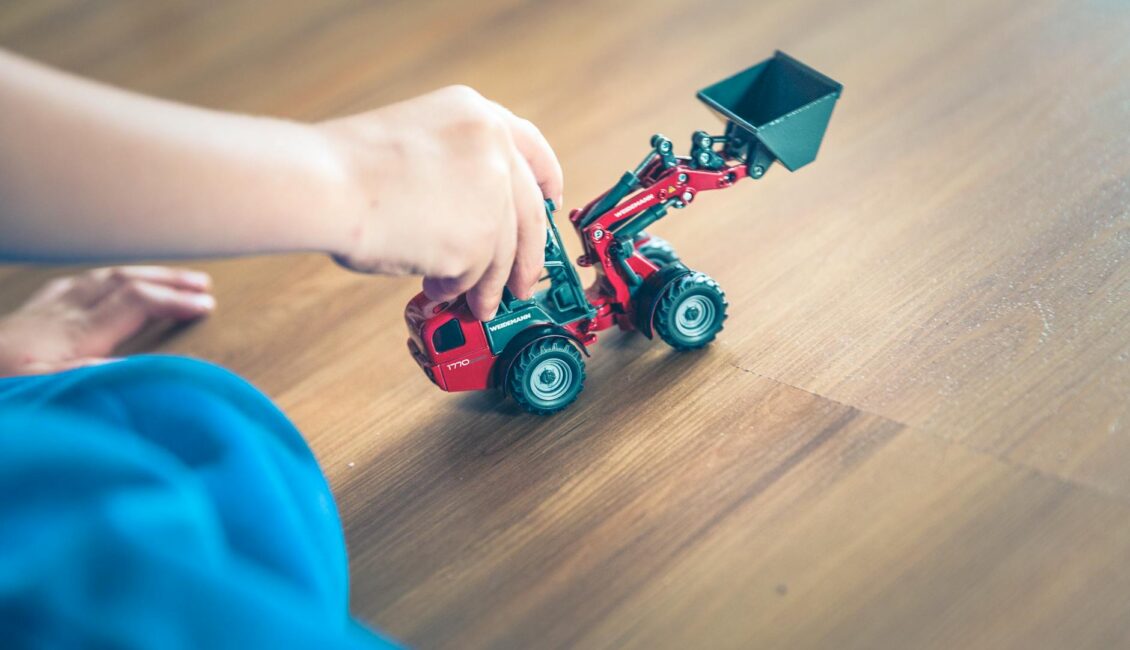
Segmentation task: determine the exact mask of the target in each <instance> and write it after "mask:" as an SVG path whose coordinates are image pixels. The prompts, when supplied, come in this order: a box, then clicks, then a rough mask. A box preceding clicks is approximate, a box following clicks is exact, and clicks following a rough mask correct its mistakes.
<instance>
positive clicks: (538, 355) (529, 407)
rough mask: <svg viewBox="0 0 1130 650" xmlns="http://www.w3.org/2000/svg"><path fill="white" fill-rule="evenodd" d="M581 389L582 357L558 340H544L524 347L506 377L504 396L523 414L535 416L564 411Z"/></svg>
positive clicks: (548, 338)
mask: <svg viewBox="0 0 1130 650" xmlns="http://www.w3.org/2000/svg"><path fill="white" fill-rule="evenodd" d="M584 388H585V360H584V357H582V356H581V353H580V352H579V351H578V350H577V346H575V345H573V344H572V343H570V342H569V341H568V340H566V339H565V338H563V337H561V336H546V337H543V338H540V339H537V340H536V341H534V342H533V343H531V344H530V345H528V346H526V349H524V350H522V352H520V353H519V354H518V356H517V357H516V358H515V359H514V363H513V364H511V366H510V371H509V372H508V373H507V376H506V392H507V393H509V394H510V396H511V397H513V398H514V401H515V402H517V403H518V406H520V407H522V409H523V410H525V411H529V412H530V413H536V414H537V415H550V414H552V413H556V412H558V411H560V410H562V409H564V408H565V407H566V406H569V405H570V404H572V403H573V401H574V400H576V399H577V396H578V395H580V394H581V391H582V390H584Z"/></svg>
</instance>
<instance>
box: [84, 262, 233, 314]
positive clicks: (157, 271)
mask: <svg viewBox="0 0 1130 650" xmlns="http://www.w3.org/2000/svg"><path fill="white" fill-rule="evenodd" d="M130 282H150V283H153V284H159V285H164V286H169V287H173V288H176V289H183V290H185V291H195V292H201V293H202V292H205V291H207V290H208V289H209V288H210V287H211V286H212V278H211V277H209V276H208V274H207V273H203V272H201V271H194V270H191V269H184V268H175V267H169V266H112V267H105V268H100V269H93V270H91V271H87V272H86V273H83V274H81V275H77V276H75V277H74V278H71V283H70V286H69V288H68V290H67V292H66V294H65V295H66V298H67V299H69V300H70V301H72V302H73V303H75V304H81V305H92V304H94V303H96V302H98V301H99V300H101V299H102V298H104V297H106V296H108V295H110V294H111V293H113V292H114V291H116V290H117V289H119V288H121V287H123V286H125V285H127V284H129V283H130Z"/></svg>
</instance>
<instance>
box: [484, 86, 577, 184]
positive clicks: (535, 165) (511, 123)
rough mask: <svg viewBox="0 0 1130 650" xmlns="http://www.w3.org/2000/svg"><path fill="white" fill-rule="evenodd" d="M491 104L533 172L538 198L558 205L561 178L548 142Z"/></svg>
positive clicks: (531, 127) (525, 122) (525, 123)
mask: <svg viewBox="0 0 1130 650" xmlns="http://www.w3.org/2000/svg"><path fill="white" fill-rule="evenodd" d="M492 103H494V105H495V106H496V107H498V111H499V113H500V114H501V115H502V117H503V121H505V122H506V126H507V127H508V128H509V130H510V136H511V137H512V138H513V139H514V145H515V146H516V147H518V151H519V152H521V154H522V157H523V158H525V160H526V163H527V164H528V165H529V166H530V171H532V172H533V175H534V179H535V180H536V181H537V184H538V187H540V188H541V192H542V196H544V197H545V198H547V199H553V200H554V201H555V202H556V203H557V205H561V204H562V202H563V201H564V196H563V193H564V191H565V176H564V173H563V172H562V171H561V163H560V161H558V160H557V154H556V153H554V152H553V147H551V146H549V141H548V140H546V139H545V136H544V135H543V134H542V132H541V131H540V130H539V129H538V127H536V126H534V123H533V122H531V121H529V120H527V119H523V118H521V117H518V116H517V115H515V114H514V113H512V112H511V111H510V109H508V108H506V107H505V106H503V105H501V104H499V103H497V102H492Z"/></svg>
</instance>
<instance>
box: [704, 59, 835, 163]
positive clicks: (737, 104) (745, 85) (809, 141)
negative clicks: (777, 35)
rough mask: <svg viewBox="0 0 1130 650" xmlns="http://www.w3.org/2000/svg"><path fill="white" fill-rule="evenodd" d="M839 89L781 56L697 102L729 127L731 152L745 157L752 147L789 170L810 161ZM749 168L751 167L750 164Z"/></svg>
mask: <svg viewBox="0 0 1130 650" xmlns="http://www.w3.org/2000/svg"><path fill="white" fill-rule="evenodd" d="M842 89H843V86H842V85H841V84H839V83H837V82H835V81H833V80H831V79H829V78H828V77H825V76H824V75H822V74H820V73H819V72H817V71H815V70H813V69H812V68H810V67H808V66H806V65H805V64H803V63H801V62H800V61H797V60H796V59H794V58H792V57H791V56H789V55H787V54H785V53H784V52H777V53H776V54H774V55H773V58H771V59H766V60H765V61H762V62H761V63H758V64H757V65H755V66H753V67H752V68H748V69H746V70H744V71H742V72H739V73H738V74H736V75H734V76H732V77H730V78H728V79H725V80H723V81H719V82H718V83H716V84H714V85H712V86H708V87H706V88H703V89H702V90H700V91H699V92H698V98H699V99H701V100H702V101H703V102H705V103H706V104H707V105H708V106H710V107H711V108H712V109H714V110H715V111H716V112H717V113H719V114H720V115H721V116H722V117H723V119H725V120H726V121H727V122H728V123H729V124H728V125H727V128H726V134H727V135H728V136H730V137H731V139H732V141H733V142H732V145H733V146H732V147H731V148H732V150H735V151H736V152H739V153H741V154H742V155H745V156H747V157H752V156H751V154H753V153H754V149H755V148H754V147H753V146H752V145H753V144H754V143H761V145H762V148H763V149H764V150H765V151H767V152H768V153H769V154H770V155H771V156H772V157H773V158H776V159H777V160H780V161H781V164H783V165H784V166H785V167H786V168H788V170H789V171H796V170H797V169H800V168H801V167H804V166H805V165H807V164H808V163H810V162H812V161H813V160H814V159H815V158H816V152H817V151H818V150H819V149H820V141H821V140H823V139H824V130H825V129H827V128H828V120H829V119H831V117H832V107H833V106H835V105H836V100H837V99H839V97H840V91H841V90H842ZM751 164H752V163H751Z"/></svg>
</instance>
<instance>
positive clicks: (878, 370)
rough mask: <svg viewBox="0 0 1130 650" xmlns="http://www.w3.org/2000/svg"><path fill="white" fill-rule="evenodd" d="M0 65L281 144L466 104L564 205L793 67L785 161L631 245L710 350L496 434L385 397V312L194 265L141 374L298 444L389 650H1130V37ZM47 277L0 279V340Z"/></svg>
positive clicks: (31, 23) (395, 343)
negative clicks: (793, 101) (791, 165)
mask: <svg viewBox="0 0 1130 650" xmlns="http://www.w3.org/2000/svg"><path fill="white" fill-rule="evenodd" d="M206 6H208V7H214V8H205V7H206ZM0 44H2V45H3V46H4V47H8V48H11V49H14V50H16V51H19V52H23V53H26V54H28V55H30V56H34V57H36V58H39V59H42V60H45V61H47V62H50V63H52V64H56V65H59V66H61V67H64V68H67V69H70V70H74V71H78V72H81V73H83V74H86V75H89V76H92V77H95V78H98V79H102V80H105V81H108V82H112V83H116V84H120V85H123V86H127V87H130V88H134V89H138V90H141V91H145V92H149V93H155V94H158V95H162V96H166V97H172V98H176V99H180V100H184V101H189V102H194V103H199V104H204V105H208V106H213V107H222V108H226V109H233V110H241V111H254V112H265V113H271V114H276V115H283V116H288V117H294V118H302V119H319V118H323V117H327V116H331V115H339V114H342V113H347V112H350V111H356V110H361V109H365V108H368V107H372V106H375V105H379V104H382V103H385V102H389V101H392V100H395V99H399V98H404V97H408V96H411V95H413V94H415V93H420V92H423V91H426V90H428V89H431V88H434V87H437V86H439V85H443V84H448V83H453V82H463V83H468V84H471V85H473V86H475V87H477V88H479V89H480V90H481V91H482V92H483V93H484V94H486V95H488V96H490V97H493V98H495V99H498V100H499V101H501V102H503V103H505V104H507V105H509V106H511V107H512V108H513V109H514V110H515V111H517V112H518V113H521V114H524V115H526V116H528V117H530V118H532V119H533V120H534V121H535V122H537V123H538V124H539V125H540V126H541V127H542V128H543V130H544V131H545V133H546V134H547V136H548V137H549V139H550V141H551V142H552V144H553V145H554V146H555V147H556V149H557V151H558V153H559V154H560V156H561V158H562V163H563V165H564V169H565V174H566V204H567V207H575V206H578V205H581V204H583V203H584V202H586V201H587V200H588V199H589V198H591V197H592V196H594V195H596V194H597V193H599V192H601V191H603V190H604V189H606V186H608V185H610V184H611V183H612V182H613V181H614V180H616V179H617V178H618V177H619V175H620V173H621V172H622V171H623V170H624V169H625V168H627V167H629V166H631V165H634V163H635V162H636V161H637V160H638V159H639V158H640V157H641V156H642V154H643V153H644V151H645V149H646V147H647V142H648V137H649V136H650V135H651V134H652V133H653V132H656V131H663V132H664V133H666V134H668V135H669V136H672V137H673V138H674V139H675V141H676V143H677V146H678V147H679V149H680V151H681V150H683V148H684V147H685V146H686V145H687V144H689V135H690V133H691V131H693V130H695V129H699V128H705V129H713V130H717V128H718V123H717V122H716V121H715V120H714V118H713V117H712V116H711V115H710V114H709V113H708V112H707V111H706V110H705V109H704V108H703V107H702V106H700V105H699V104H698V103H697V102H696V101H695V99H694V92H695V90H697V89H698V88H700V87H702V86H704V85H706V84H708V83H710V82H713V81H715V80H717V79H720V78H722V77H723V76H725V75H727V74H729V73H731V72H734V71H736V70H738V69H740V68H743V67H745V66H746V65H748V64H750V63H752V62H754V61H755V60H759V59H761V58H763V57H766V56H768V55H770V54H771V53H772V51H773V50H774V49H776V48H780V49H782V50H785V51H787V52H789V53H791V54H793V55H795V56H797V57H799V58H801V59H803V60H804V61H806V62H808V63H810V64H811V65H813V66H814V67H816V68H818V69H820V70H822V71H825V72H827V73H828V74H829V75H831V76H833V77H834V78H836V79H837V80H839V81H841V82H843V84H844V86H845V91H844V95H843V99H842V100H841V101H840V103H839V105H838V106H837V108H836V113H835V115H834V116H833V119H832V123H831V127H830V129H829V131H828V134H827V138H826V139H825V141H824V146H823V149H822V151H821V154H820V158H819V159H818V160H817V161H816V163H814V164H813V165H811V166H810V167H807V168H805V169H804V170H802V171H800V172H798V173H796V174H789V173H787V172H786V171H784V170H783V169H781V168H775V169H774V170H773V171H772V172H771V173H770V174H769V175H768V176H767V177H766V178H765V179H764V180H762V181H758V182H756V183H754V182H750V183H749V184H748V185H746V186H744V187H742V186H739V187H738V188H735V189H734V190H732V191H728V192H724V193H717V194H713V195H711V196H709V197H703V199H702V200H701V201H699V202H698V203H696V206H695V207H694V208H693V209H690V210H687V211H686V212H680V213H678V214H676V215H675V216H674V217H673V218H669V219H667V220H666V221H665V222H663V223H661V224H660V225H659V226H657V227H656V228H655V231H656V232H657V233H658V234H661V235H663V236H664V237H666V238H667V239H669V240H671V241H673V242H675V243H676V244H677V246H678V248H679V251H680V253H681V254H682V256H683V257H684V259H685V260H687V261H688V263H689V264H691V265H692V266H694V267H697V268H699V269H700V270H703V271H706V272H708V273H710V274H711V275H713V276H714V277H715V278H717V279H718V280H719V282H720V283H721V285H722V286H723V287H724V288H725V289H726V290H727V292H728V296H729V299H730V303H731V317H730V320H729V321H727V327H726V331H725V332H724V333H723V335H722V336H721V337H720V339H719V340H718V342H717V343H716V344H715V345H714V346H712V347H711V348H710V349H708V350H706V351H704V352H702V353H698V354H675V353H673V352H671V351H669V350H667V349H664V346H663V345H662V344H660V343H652V342H648V341H646V340H645V339H643V338H641V337H639V336H624V335H620V334H609V335H606V336H604V337H603V340H602V342H601V343H600V344H599V345H598V346H597V348H596V349H595V351H594V352H595V353H594V356H593V357H592V359H591V363H590V365H589V369H590V376H589V380H588V388H587V390H586V391H585V393H584V394H583V395H582V397H581V399H580V401H579V402H578V403H577V404H576V405H575V406H574V407H573V408H572V409H571V410H569V411H567V412H566V413H564V414H561V415H559V416H556V417H553V418H550V419H539V418H536V417H533V416H527V415H522V414H519V413H518V412H516V410H515V409H514V407H513V406H512V405H511V404H510V403H507V402H503V401H500V399H499V398H498V397H497V396H495V395H486V394H473V395H449V394H445V393H442V392H440V391H438V390H436V389H435V388H434V387H433V386H432V385H431V384H429V383H428V382H427V381H426V380H425V379H424V377H423V376H422V374H421V373H420V372H419V370H418V369H417V368H416V367H415V366H414V365H413V363H412V361H411V359H410V358H409V356H408V354H407V353H406V351H405V348H404V339H405V332H404V326H403V321H402V318H401V313H402V309H403V307H404V304H405V302H406V301H407V300H408V299H409V297H410V296H411V295H412V294H413V293H415V291H416V290H417V286H418V284H417V281H415V280H409V279H404V280H390V279H385V278H370V277H362V276H354V275H349V274H347V273H344V272H341V271H339V270H337V268H336V267H334V265H333V264H332V263H331V262H330V261H328V260H325V259H321V258H316V257H311V256H292V257H283V258H274V259H244V260H230V261H220V262H210V263H205V264H202V265H201V266H203V267H204V268H207V269H208V270H210V271H212V272H213V273H214V274H215V276H216V277H217V279H218V287H217V292H218V298H219V300H220V305H221V308H220V311H219V312H218V313H217V314H216V316H215V317H214V318H212V319H211V320H210V321H209V322H206V323H202V324H200V325H198V326H195V327H192V328H189V329H187V330H186V331H182V332H179V333H176V334H175V335H174V336H172V337H171V338H169V339H168V340H165V341H163V342H160V344H159V346H158V349H160V350H163V351H168V352H175V353H186V354H193V355H199V356H202V357H205V358H208V359H211V360H214V361H217V362H220V363H222V364H225V365H227V366H229V367H231V368H233V369H235V370H236V371H238V372H240V373H243V374H244V375H246V376H248V377H249V378H251V379H252V380H253V381H254V382H255V383H257V384H258V385H259V386H261V387H262V388H263V389H264V390H265V391H266V392H267V393H269V394H270V395H271V396H272V397H274V398H275V399H276V400H277V401H278V402H279V403H280V404H281V405H282V407H283V408H284V409H285V410H286V411H287V412H288V413H289V414H290V415H291V416H292V417H293V418H294V419H295V421H296V422H297V423H298V425H299V426H300V427H301V428H302V430H303V431H304V432H306V434H307V436H308V438H309V440H310V442H311V444H312V446H313V448H314V450H315V452H316V453H317V455H318V457H319V459H320V460H321V462H322V464H323V466H324V468H325V470H326V472H327V473H328V475H329V477H330V480H331V482H332V484H333V486H334V489H335V492H336V494H337V498H338V504H339V506H340V508H341V511H342V515H343V517H344V521H345V527H346V533H347V536H348V541H349V546H350V552H351V559H352V576H353V594H352V603H353V608H354V611H355V612H356V614H357V615H358V616H359V617H360V618H362V619H364V620H365V621H367V622H369V623H371V624H373V625H375V626H378V627H380V628H382V629H384V630H387V631H388V632H389V633H391V634H392V635H395V636H397V637H399V638H402V639H404V640H406V641H408V642H409V643H411V644H412V645H415V646H419V647H423V648H437V647H438V648H479V647H490V648H496V647H501V648H554V647H585V648H603V647H617V648H619V647H639V648H655V647H663V648H688V647H711V648H877V647H890V648H1006V647H1008V648H1044V647H1047V648H1068V647H1070V648H1114V647H1128V645H1130V259H1128V255H1130V5H1127V4H1126V3H1124V2H1119V1H1117V0H1084V1H1080V0H1014V1H1003V0H969V1H967V2H963V3H960V2H958V3H949V2H937V1H935V0H914V1H906V0H871V1H865V2H853V3H848V2H816V1H803V2H784V1H780V2H748V1H744V0H729V1H724V2H712V3H694V2H678V1H670V2H654V1H652V2H649V1H647V0H638V1H637V2H621V1H617V2H594V1H578V2H564V1H562V2H537V3H535V2H521V1H519V0H490V1H483V2H461V3H457V2H441V1H437V0H405V1H403V2H388V3H376V2H368V1H364V0H354V1H347V0H341V1H338V2H321V3H310V2H302V1H298V0H286V1H284V2H270V3H268V2H228V3H197V2H192V1H191V0H182V1H178V2H158V3H154V2H148V1H146V0H136V1H132V2H91V1H80V0H47V1H45V0H17V1H13V0H7V1H6V2H4V3H3V4H0ZM123 181H124V182H127V183H128V179H123ZM567 244H568V245H569V246H570V247H571V249H572V250H573V251H574V252H576V251H577V250H578V249H577V246H576V239H575V238H574V237H573V236H572V233H568V234H567ZM58 272H59V271H58V270H31V269H24V268H8V269H3V270H0V283H2V284H0V308H3V309H7V308H10V307H12V306H14V305H15V304H17V303H18V301H19V300H20V299H22V298H23V297H24V296H26V295H27V293H28V292H30V291H31V290H32V288H33V287H34V286H36V285H37V284H38V283H40V282H41V281H42V280H43V279H44V278H45V277H47V276H49V275H51V274H52V273H58Z"/></svg>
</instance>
